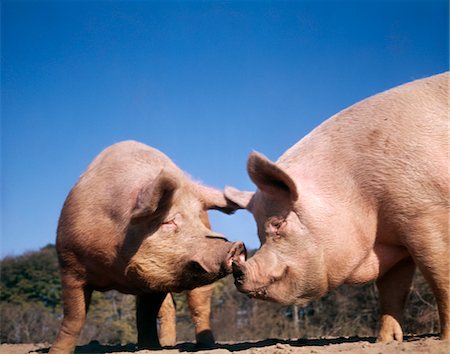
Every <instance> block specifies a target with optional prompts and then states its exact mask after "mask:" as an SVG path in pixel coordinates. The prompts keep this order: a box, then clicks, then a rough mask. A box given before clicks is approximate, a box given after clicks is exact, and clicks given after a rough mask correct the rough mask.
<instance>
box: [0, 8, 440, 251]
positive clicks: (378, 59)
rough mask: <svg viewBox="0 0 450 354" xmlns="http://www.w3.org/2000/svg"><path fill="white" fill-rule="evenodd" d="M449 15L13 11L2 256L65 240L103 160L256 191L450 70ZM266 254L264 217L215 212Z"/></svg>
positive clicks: (5, 72)
mask: <svg viewBox="0 0 450 354" xmlns="http://www.w3.org/2000/svg"><path fill="white" fill-rule="evenodd" d="M448 13H449V9H448V4H447V1H437V0H428V1H290V2H275V1H271V2H259V1H252V2H234V1H232V2H221V1H220V2H219V1H196V2H189V1H182V2H174V1H165V2H151V1H148V2H145V1H139V2H137V1H114V2H107V1H104V2H94V1H57V2H56V1H55V2H48V1H46V2H41V1H30V2H23V1H8V0H6V1H2V3H1V58H2V59H1V60H2V65H1V118H2V121H1V123H2V126H1V134H2V137H1V138H2V139H1V157H2V180H1V202H2V206H1V214H2V215H1V216H2V225H1V226H2V227H1V233H2V234H1V256H2V257H3V256H6V255H14V254H20V253H22V252H24V251H28V250H36V249H38V248H40V247H42V246H44V245H46V244H48V243H53V242H54V240H55V230H56V225H57V220H58V216H59V212H60V209H61V206H62V204H63V202H64V199H65V197H66V195H67V193H68V192H69V190H70V188H71V187H72V186H73V185H74V183H75V182H76V180H77V178H78V176H79V175H80V174H81V173H82V172H83V170H84V169H85V168H86V167H87V165H88V164H89V162H90V161H91V160H92V159H93V158H94V157H95V156H96V155H97V154H98V153H99V152H100V151H101V150H102V149H104V148H105V147H107V146H108V145H111V144H113V143H115V142H118V141H121V140H126V139H135V140H138V141H141V142H144V143H146V144H149V145H152V146H154V147H156V148H158V149H160V150H161V151H163V152H164V153H166V154H167V155H168V156H170V157H171V158H172V159H173V160H174V161H175V162H176V163H177V164H178V166H180V167H181V168H182V169H184V170H185V171H187V172H188V173H189V174H190V175H191V176H193V178H195V179H197V180H200V181H203V182H204V183H205V184H208V185H211V186H215V187H218V188H223V187H224V186H225V185H233V186H235V187H238V188H240V189H246V190H254V186H253V185H252V183H251V181H250V180H249V178H248V177H247V173H246V169H245V166H246V159H247V156H248V154H249V153H250V152H251V151H252V150H257V151H260V152H262V153H264V154H265V155H267V156H268V157H269V158H271V159H273V160H276V159H277V158H278V157H279V156H280V155H281V154H282V153H283V152H284V151H285V150H286V149H287V148H289V147H290V146H291V145H293V144H294V143H295V142H296V141H298V140H299V139H300V138H301V137H303V136H304V135H305V134H307V133H308V132H309V131H310V130H311V129H313V128H314V127H315V126H317V125H318V124H320V123H321V122H322V121H323V120H325V119H327V118H328V117H330V116H331V115H333V114H334V113H336V112H338V111H340V110H341V109H343V108H345V107H347V106H349V105H351V104H353V103H355V102H357V101H359V100H361V99H363V98H365V97H368V96H370V95H373V94H375V93H377V92H380V91H383V90H386V89H388V88H391V87H393V86H396V85H399V84H401V83H404V82H407V81H410V80H414V79H417V78H422V77H425V76H429V75H433V74H437V73H440V72H443V71H446V70H448V41H449V38H448V25H449V23H448ZM211 221H212V224H213V226H214V228H215V229H216V230H217V231H220V232H223V233H224V234H226V235H227V236H228V238H229V239H231V240H238V239H241V240H243V241H245V242H246V244H247V245H248V246H249V247H250V248H255V247H258V245H259V241H258V239H257V236H256V229H255V225H254V222H253V219H252V217H251V215H250V214H248V213H247V212H245V211H240V212H238V213H236V214H235V215H234V216H225V215H221V214H220V213H218V212H213V213H211Z"/></svg>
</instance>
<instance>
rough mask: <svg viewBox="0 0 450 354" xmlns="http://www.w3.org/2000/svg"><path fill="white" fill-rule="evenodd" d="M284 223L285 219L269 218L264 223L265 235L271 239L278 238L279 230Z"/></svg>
mask: <svg viewBox="0 0 450 354" xmlns="http://www.w3.org/2000/svg"><path fill="white" fill-rule="evenodd" d="M285 223H286V219H284V218H281V217H271V218H269V220H268V221H267V223H266V233H267V235H268V236H271V237H280V236H281V233H280V229H281V227H282V226H283V225H284V224H285Z"/></svg>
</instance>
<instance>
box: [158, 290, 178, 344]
mask: <svg viewBox="0 0 450 354" xmlns="http://www.w3.org/2000/svg"><path fill="white" fill-rule="evenodd" d="M158 320H159V342H160V344H161V346H163V347H168V346H174V345H175V344H176V340H177V333H176V309H175V302H174V300H173V297H172V295H171V294H170V293H168V294H167V296H166V298H165V299H164V301H163V303H162V305H161V309H160V310H159V313H158Z"/></svg>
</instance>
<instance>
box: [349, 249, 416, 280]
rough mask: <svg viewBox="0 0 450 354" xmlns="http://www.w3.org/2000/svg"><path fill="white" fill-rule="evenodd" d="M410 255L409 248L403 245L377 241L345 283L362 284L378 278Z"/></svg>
mask: <svg viewBox="0 0 450 354" xmlns="http://www.w3.org/2000/svg"><path fill="white" fill-rule="evenodd" d="M408 256H409V253H408V250H407V249H406V248H405V247H403V246H395V245H386V244H380V243H376V244H375V245H374V247H373V249H372V250H370V252H369V254H368V255H367V256H366V257H365V258H364V260H363V261H362V262H361V263H360V264H359V265H358V267H356V269H355V270H354V271H353V272H352V273H351V274H350V276H349V277H348V278H347V279H346V281H345V283H347V284H360V283H367V282H370V281H373V280H376V279H378V278H380V277H382V276H383V275H384V274H385V273H387V272H388V271H389V269H391V268H392V267H393V266H395V265H396V264H397V263H398V262H400V261H401V260H402V259H405V258H407V257H408Z"/></svg>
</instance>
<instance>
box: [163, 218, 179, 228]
mask: <svg viewBox="0 0 450 354" xmlns="http://www.w3.org/2000/svg"><path fill="white" fill-rule="evenodd" d="M161 227H162V228H163V229H165V230H167V231H168V230H172V231H173V230H175V231H178V224H177V223H176V221H175V218H173V219H169V220H166V221H163V222H162V223H161Z"/></svg>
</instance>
